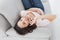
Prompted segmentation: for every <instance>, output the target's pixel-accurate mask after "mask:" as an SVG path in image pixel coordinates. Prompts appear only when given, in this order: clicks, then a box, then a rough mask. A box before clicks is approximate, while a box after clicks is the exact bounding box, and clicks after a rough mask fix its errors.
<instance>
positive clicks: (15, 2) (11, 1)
mask: <svg viewBox="0 0 60 40" xmlns="http://www.w3.org/2000/svg"><path fill="white" fill-rule="evenodd" d="M42 3H43V5H44V8H45V13H51V11H50V5H49V2H48V0H42ZM21 10H24V7H23V5H22V2H21V0H0V40H49V38H50V37H51V32H50V30H49V29H48V28H40V27H38V28H37V29H36V30H34V31H33V32H32V33H29V34H27V35H25V36H22V35H19V34H17V33H16V31H15V30H14V29H13V27H14V25H15V23H16V21H17V19H18V18H19V16H18V15H19V12H20V11H21ZM38 25H39V24H38Z"/></svg>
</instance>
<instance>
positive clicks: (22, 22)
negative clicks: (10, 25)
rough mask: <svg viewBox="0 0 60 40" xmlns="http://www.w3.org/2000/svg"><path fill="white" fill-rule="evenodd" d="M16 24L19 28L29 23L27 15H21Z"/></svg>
mask: <svg viewBox="0 0 60 40" xmlns="http://www.w3.org/2000/svg"><path fill="white" fill-rule="evenodd" d="M17 25H18V26H19V27H20V28H25V27H27V26H28V25H29V18H28V17H22V18H21V19H20V20H19V21H18V23H17Z"/></svg>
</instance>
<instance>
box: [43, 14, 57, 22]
mask: <svg viewBox="0 0 60 40" xmlns="http://www.w3.org/2000/svg"><path fill="white" fill-rule="evenodd" d="M42 18H43V19H48V20H49V21H50V22H51V21H53V20H54V19H55V18H56V15H43V16H42Z"/></svg>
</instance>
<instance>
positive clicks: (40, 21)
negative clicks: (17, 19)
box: [21, 10, 50, 26]
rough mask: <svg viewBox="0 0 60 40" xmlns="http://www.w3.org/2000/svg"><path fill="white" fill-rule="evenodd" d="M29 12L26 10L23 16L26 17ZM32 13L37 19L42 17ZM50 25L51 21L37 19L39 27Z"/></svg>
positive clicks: (22, 13) (22, 12)
mask: <svg viewBox="0 0 60 40" xmlns="http://www.w3.org/2000/svg"><path fill="white" fill-rule="evenodd" d="M28 12H30V11H27V12H26V11H25V10H23V11H21V16H25V15H26V14H27V13H28ZM32 13H33V14H34V15H35V18H37V17H39V16H41V15H39V14H38V13H37V12H32ZM49 23H50V21H49V20H48V19H44V20H42V19H40V18H39V19H37V23H36V25H37V26H47V25H48V24H49Z"/></svg>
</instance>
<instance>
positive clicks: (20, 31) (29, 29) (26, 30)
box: [14, 24, 37, 35]
mask: <svg viewBox="0 0 60 40" xmlns="http://www.w3.org/2000/svg"><path fill="white" fill-rule="evenodd" d="M36 28H37V26H36V24H33V25H31V26H30V25H28V26H27V27H25V28H20V27H18V26H17V25H16V26H15V27H14V29H15V30H16V32H17V33H18V34H21V35H25V34H27V33H31V32H33V30H34V29H36Z"/></svg>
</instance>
